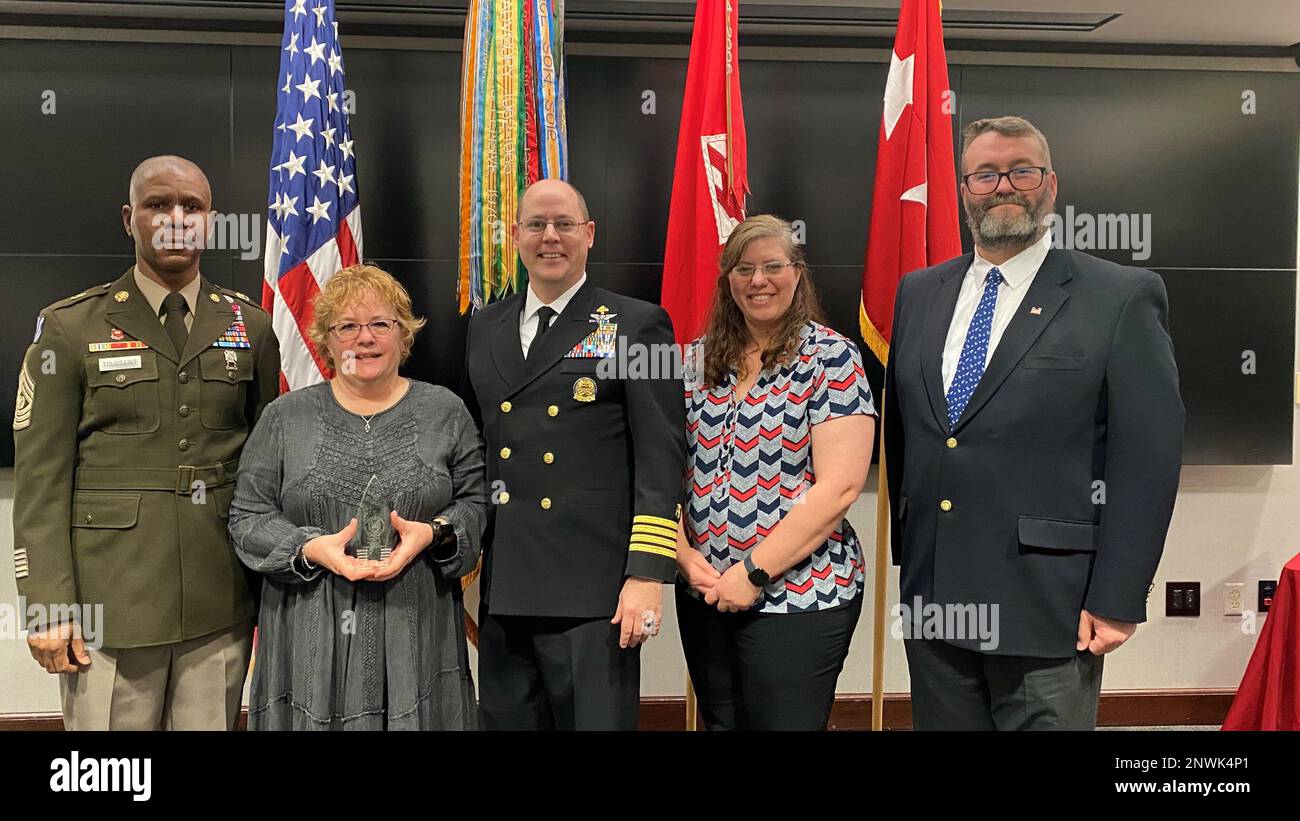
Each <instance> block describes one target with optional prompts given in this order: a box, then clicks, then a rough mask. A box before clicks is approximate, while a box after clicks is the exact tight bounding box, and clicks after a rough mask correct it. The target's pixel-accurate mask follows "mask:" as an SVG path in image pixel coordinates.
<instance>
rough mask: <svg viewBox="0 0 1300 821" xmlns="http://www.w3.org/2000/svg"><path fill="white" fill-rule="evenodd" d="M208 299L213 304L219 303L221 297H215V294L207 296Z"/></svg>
mask: <svg viewBox="0 0 1300 821" xmlns="http://www.w3.org/2000/svg"><path fill="white" fill-rule="evenodd" d="M208 299H210V300H212V301H213V302H220V301H221V297H219V296H217V295H216V294H208Z"/></svg>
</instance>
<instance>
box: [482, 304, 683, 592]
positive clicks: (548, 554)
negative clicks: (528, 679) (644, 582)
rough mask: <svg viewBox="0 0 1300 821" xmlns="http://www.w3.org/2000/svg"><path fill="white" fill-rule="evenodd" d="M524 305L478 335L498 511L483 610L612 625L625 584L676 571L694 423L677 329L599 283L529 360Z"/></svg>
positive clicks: (489, 541) (653, 309) (492, 313)
mask: <svg viewBox="0 0 1300 821" xmlns="http://www.w3.org/2000/svg"><path fill="white" fill-rule="evenodd" d="M525 296H526V294H525V293H519V294H515V295H514V296H512V297H510V298H508V299H505V300H503V301H501V302H497V303H494V304H491V305H489V306H487V307H486V308H484V309H483V310H481V311H479V312H478V313H477V314H476V315H475V316H474V318H473V319H472V320H471V322H470V326H469V338H468V342H467V348H466V351H467V355H466V356H467V364H466V370H467V376H468V380H467V381H468V384H469V388H470V391H469V393H471V396H470V397H468V398H469V401H468V402H467V403H466V404H467V405H469V406H470V407H471V409H472V410H474V411H476V412H477V413H478V414H479V417H480V419H481V423H482V426H483V436H484V439H485V441H486V443H487V464H488V479H489V482H490V483H491V484H490V493H491V500H492V502H493V504H492V505H491V509H492V514H491V517H492V519H491V524H490V526H489V531H488V535H487V537H486V538H485V543H486V547H485V549H484V552H485V558H484V574H483V592H482V597H483V599H482V601H483V604H484V606H486V607H487V608H488V609H487V610H486V612H488V613H491V614H492V615H518V616H566V617H577V618H597V617H604V618H608V617H610V616H612V615H613V613H614V611H615V609H616V607H617V605H618V596H619V592H620V590H621V589H622V585H623V581H624V579H625V578H627V577H628V576H640V577H644V578H650V579H659V580H661V581H665V582H668V581H671V580H672V579H673V578H674V575H675V573H676V570H677V564H676V544H677V542H676V534H677V522H678V521H679V520H680V518H681V504H680V503H681V500H682V487H683V485H682V482H683V476H684V469H685V464H686V418H685V405H684V403H683V401H682V395H683V393H682V392H683V388H682V381H681V373H680V369H674V368H672V367H668V366H667V365H668V364H669V362H670V361H680V358H679V357H669V356H667V354H669V353H670V352H671V351H673V350H674V349H673V331H672V322H671V320H670V319H669V318H668V314H667V313H666V312H665V311H664V310H663V309H662V308H660V307H659V306H657V305H651V304H650V303H647V302H643V301H641V300H637V299H632V298H630V297H625V296H621V295H619V294H616V293H613V292H611V291H607V290H605V289H603V288H599V287H597V286H596V285H594V284H593V283H592V281H591V280H590V278H588V280H587V282H586V283H585V284H584V285H583V286H582V287H581V288H579V289H578V291H577V292H576V293H575V294H574V296H573V298H572V299H571V300H570V301H569V303H568V305H566V306H565V309H564V311H563V312H562V313H560V314H559V315H558V316H556V317H555V319H554V320H553V322H552V324H551V325H550V326H549V329H548V330H547V332H546V334H545V335H544V336H542V337H540V338H538V339H535V340H534V341H533V343H532V348H530V350H529V356H528V360H527V361H526V362H525V360H524V357H523V353H522V352H521V350H520V341H519V317H520V312H521V311H522V310H523V305H524V299H525ZM637 358H640V359H641V361H640V363H639V364H637V365H636V366H635V367H629V364H630V363H632V362H633V360H634V359H637ZM649 359H654V360H655V361H654V362H653V365H651V363H649V362H648V361H647V360H649ZM602 363H604V365H603V366H602ZM476 404H477V407H475V405H476Z"/></svg>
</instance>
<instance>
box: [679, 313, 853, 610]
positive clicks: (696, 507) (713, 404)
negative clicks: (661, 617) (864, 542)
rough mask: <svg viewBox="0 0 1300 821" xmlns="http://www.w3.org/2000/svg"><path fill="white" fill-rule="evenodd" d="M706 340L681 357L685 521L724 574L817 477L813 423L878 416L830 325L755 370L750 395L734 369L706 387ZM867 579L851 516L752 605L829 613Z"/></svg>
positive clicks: (847, 343) (846, 345)
mask: <svg viewBox="0 0 1300 821" xmlns="http://www.w3.org/2000/svg"><path fill="white" fill-rule="evenodd" d="M704 342H705V340H704V338H703V337H701V338H700V339H698V340H696V341H695V342H692V343H691V344H690V345H689V346H688V347H687V349H686V355H685V364H686V371H685V377H686V438H687V444H688V447H689V459H688V465H687V471H686V476H687V480H686V484H687V487H688V488H689V490H688V491H687V494H686V495H687V501H686V505H685V507H686V508H687V510H686V515H685V516H684V517H683V519H684V521H685V522H686V528H687V534H688V537H689V539H690V540H691V542H692V543H693V544H694V546H695V547H696V548H697V549H698V550H699V551H700V552H701V553H702V554H704V557H705V558H706V559H708V560H709V562H710V564H712V565H713V566H714V568H716V569H717V570H718V572H720V573H721V572H725V571H726V570H727V568H729V567H731V566H732V565H733V564H737V563H739V562H742V561H744V559H745V556H746V554H748V552H749V551H750V550H752V549H753V548H754V547H756V546H757V545H758V543H759V542H761V541H762V540H763V539H764V538H765V537H766V536H767V534H769V533H771V532H772V531H773V530H774V529H775V528H776V526H777V525H778V524H780V522H781V518H782V517H783V516H784V515H785V514H786V512H788V511H789V510H790V509H791V508H793V507H794V505H796V504H797V503H798V501H797V500H798V499H799V498H800V497H801V496H802V495H803V493H805V492H807V490H808V488H810V487H811V486H812V485H813V484H815V483H816V481H817V479H816V476H815V475H814V473H813V464H812V433H811V431H812V428H813V426H814V425H817V424H820V423H821V422H825V421H826V420H827V419H834V418H836V417H840V416H849V415H852V414H857V413H861V414H871V415H875V413H876V408H875V404H874V403H873V402H872V398H871V387H870V386H869V385H868V384H867V378H866V375H865V374H864V373H863V370H862V356H861V354H859V353H858V347H857V345H855V344H854V343H853V342H852V341H851V340H849V339H848V338H846V337H843V336H840V335H839V334H837V333H836V332H835V331H833V330H831V329H830V328H827V327H826V326H824V325H819V324H817V323H814V322H809V323H808V325H807V327H806V328H805V329H804V330H803V331H802V332H801V333H800V343H799V348H798V353H797V355H796V356H794V357H793V358H792V360H791V361H790V362H789V363H787V364H786V365H784V366H782V367H781V368H780V369H779V370H775V371H763V373H761V374H759V377H758V380H757V381H756V382H755V383H754V387H753V388H751V389H750V392H749V395H748V396H744V397H737V396H736V390H735V389H736V373H735V372H734V371H732V372H731V374H730V375H729V377H728V380H727V383H726V384H723V385H716V386H714V387H713V388H709V389H706V388H705V387H704V386H703V385H702V378H701V377H700V376H699V374H701V373H702V367H703V356H702V351H703V347H702V346H703V344H704ZM863 584H864V582H863V573H862V548H861V545H860V544H859V542H858V537H857V534H855V533H854V532H853V527H852V526H851V525H850V524H849V522H848V520H847V519H846V520H844V521H843V522H841V523H840V525H839V527H837V528H836V529H835V530H834V531H833V532H832V533H831V535H830V538H828V539H827V540H826V543H825V544H824V545H822V546H821V547H819V548H817V549H816V550H815V551H813V553H812V554H811V555H809V556H808V557H807V558H806V559H804V560H803V561H801V562H799V563H798V564H796V565H795V566H794V567H792V568H790V569H789V570H787V571H786V572H785V574H784V575H783V576H781V577H779V578H776V579H773V580H772V582H771V583H770V584H768V586H767V589H766V590H765V591H764V594H763V597H762V598H761V599H760V600H759V604H758V605H757V606H756V607H757V610H758V612H761V613H798V612H805V611H810V610H827V609H829V608H832V607H836V606H838V605H841V604H846V603H848V602H850V601H852V600H853V598H854V597H855V596H857V595H858V594H859V593H860V592H861V590H862V587H863ZM689 592H690V594H691V595H695V596H697V597H698V594H696V593H695V591H694V590H690V591H689Z"/></svg>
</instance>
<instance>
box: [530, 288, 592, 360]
mask: <svg viewBox="0 0 1300 821" xmlns="http://www.w3.org/2000/svg"><path fill="white" fill-rule="evenodd" d="M586 281H587V272H586V271H583V272H582V276H580V277H578V281H577V282H575V283H573V285H571V286H570V287H569V290H567V291H565V292H564V293H562V294H560V295H559V296H558V297H556V298H555V301H554V302H552V303H550V308H551V310H553V311H555V316H553V317H551V324H552V325H553V324H555V320H556V319H557V318H558V317H559V315H560V314H562V313H564V306H566V305H568V304H569V300H571V299H573V295H574V294H576V293H578V289H579V288H581V287H582V284H583V283H584V282H586ZM546 304H547V303H545V302H542V298H541V297H539V296H538V295H537V293H536V292H535V291H533V285H532V283H529V284H528V295H527V296H525V297H524V310H523V312H522V313H520V314H519V345H520V347H521V348H523V351H524V359H527V358H528V348H529V346H531V345H532V344H533V337H534V336H536V335H537V310H538V309H539V308H541V307H542V306H543V305H546ZM546 327H547V328H549V327H551V326H550V325H547V326H546Z"/></svg>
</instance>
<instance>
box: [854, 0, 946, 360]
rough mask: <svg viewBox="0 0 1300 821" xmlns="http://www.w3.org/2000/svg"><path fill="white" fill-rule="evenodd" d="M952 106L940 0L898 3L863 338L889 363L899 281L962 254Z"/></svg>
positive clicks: (865, 290) (880, 146)
mask: <svg viewBox="0 0 1300 821" xmlns="http://www.w3.org/2000/svg"><path fill="white" fill-rule="evenodd" d="M955 105H956V100H955V99H954V98H953V96H952V94H951V92H950V91H949V88H948V62H947V57H946V56H945V54H944V49H943V24H942V23H941V22H940V20H939V0H903V6H902V8H901V9H900V10H899V13H898V34H897V35H896V36H895V37H894V51H893V54H892V55H891V57H890V62H889V79H888V81H887V82H886V83H885V110H884V113H883V115H882V116H881V118H880V137H879V140H878V142H877V146H878V147H877V150H876V183H875V191H874V192H873V194H872V198H871V228H870V233H869V234H868V237H867V260H866V268H865V270H864V272H863V276H862V305H861V315H860V320H861V325H862V338H863V339H864V340H865V341H866V343H867V347H869V348H871V350H872V352H873V353H875V355H876V358H877V359H879V360H880V361H881V362H885V361H886V360H887V359H888V358H889V340H890V337H891V335H892V333H893V330H894V328H893V323H894V294H895V293H896V292H897V290H898V281H899V280H900V279H902V278H903V276H904V275H905V274H907V273H909V272H911V271H915V270H916V269H917V268H924V267H926V266H929V265H934V264H936V263H939V262H943V261H944V260H946V259H951V258H953V257H955V256H957V255H958V254H960V253H961V235H960V234H959V233H958V230H957V170H956V166H955V165H954V163H953V150H952V110H953V108H954V107H955Z"/></svg>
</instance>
